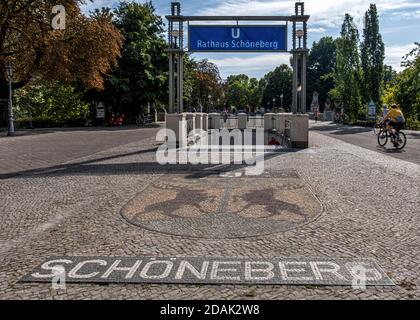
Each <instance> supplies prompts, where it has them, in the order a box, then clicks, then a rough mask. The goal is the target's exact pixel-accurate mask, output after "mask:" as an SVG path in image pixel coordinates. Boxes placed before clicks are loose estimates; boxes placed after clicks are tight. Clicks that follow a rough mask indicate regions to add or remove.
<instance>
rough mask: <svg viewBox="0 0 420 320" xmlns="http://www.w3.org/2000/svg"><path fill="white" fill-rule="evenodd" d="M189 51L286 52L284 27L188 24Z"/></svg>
mask: <svg viewBox="0 0 420 320" xmlns="http://www.w3.org/2000/svg"><path fill="white" fill-rule="evenodd" d="M188 31H189V32H188V35H189V36H188V39H189V41H188V43H189V45H188V47H189V48H188V49H189V51H191V52H261V51H268V52H272V51H276V52H285V51H287V26H286V25H276V26H274V25H272V26H220V25H211V26H210V25H190V26H189V30H188Z"/></svg>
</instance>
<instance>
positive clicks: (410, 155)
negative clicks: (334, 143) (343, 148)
mask: <svg viewBox="0 0 420 320" xmlns="http://www.w3.org/2000/svg"><path fill="white" fill-rule="evenodd" d="M310 130H311V131H316V132H319V133H321V134H324V135H326V136H329V137H333V138H335V139H338V140H341V141H345V142H347V143H351V144H353V145H356V146H359V147H363V148H366V149H369V150H373V151H376V152H378V153H380V154H384V155H388V156H391V157H394V158H398V159H401V160H405V161H409V162H412V163H415V164H418V165H420V131H410V130H404V129H403V130H402V131H403V132H404V133H405V134H406V136H407V145H406V147H405V148H404V150H402V151H399V150H395V148H394V147H393V146H392V144H391V143H390V142H388V144H387V145H386V146H385V147H380V146H379V145H378V140H377V136H376V135H375V134H374V133H373V130H372V128H364V127H357V126H345V125H339V124H333V123H330V122H318V123H316V124H315V122H314V121H310Z"/></svg>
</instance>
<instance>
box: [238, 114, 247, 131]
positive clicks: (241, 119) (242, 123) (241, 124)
mask: <svg viewBox="0 0 420 320" xmlns="http://www.w3.org/2000/svg"><path fill="white" fill-rule="evenodd" d="M247 120H248V116H247V114H246V113H239V114H238V129H239V130H245V129H246V127H247Z"/></svg>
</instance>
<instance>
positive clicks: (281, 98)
mask: <svg viewBox="0 0 420 320" xmlns="http://www.w3.org/2000/svg"><path fill="white" fill-rule="evenodd" d="M283 98H284V95H283V93H282V94H281V95H280V101H281V108H282V109H283Z"/></svg>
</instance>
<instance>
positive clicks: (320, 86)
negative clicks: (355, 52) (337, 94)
mask: <svg viewBox="0 0 420 320" xmlns="http://www.w3.org/2000/svg"><path fill="white" fill-rule="evenodd" d="M335 67H336V41H335V40H334V39H333V38H332V37H323V38H321V39H320V40H319V41H318V42H314V43H313V45H312V48H311V51H310V53H309V57H308V95H309V96H310V97H311V96H312V94H313V93H314V92H318V94H319V102H320V105H321V106H322V105H325V102H326V100H327V99H328V93H329V91H330V90H331V89H333V88H334V77H333V73H334V70H335ZM307 100H308V101H307V103H308V107H309V106H310V104H311V99H307Z"/></svg>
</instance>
